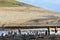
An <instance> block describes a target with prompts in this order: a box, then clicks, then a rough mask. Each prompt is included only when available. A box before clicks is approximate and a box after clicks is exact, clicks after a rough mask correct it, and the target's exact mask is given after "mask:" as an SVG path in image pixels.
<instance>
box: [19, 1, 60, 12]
mask: <svg viewBox="0 0 60 40" xmlns="http://www.w3.org/2000/svg"><path fill="white" fill-rule="evenodd" d="M18 1H20V2H24V3H28V4H31V5H35V6H38V7H42V8H45V9H48V10H52V11H57V12H60V0H18Z"/></svg>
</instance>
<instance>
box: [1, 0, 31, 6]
mask: <svg viewBox="0 0 60 40" xmlns="http://www.w3.org/2000/svg"><path fill="white" fill-rule="evenodd" d="M15 6H30V7H31V6H32V5H29V4H25V3H22V2H18V1H16V0H13V1H12V0H0V7H15Z"/></svg>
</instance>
